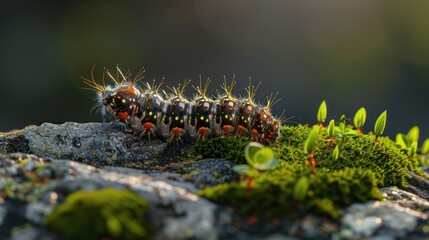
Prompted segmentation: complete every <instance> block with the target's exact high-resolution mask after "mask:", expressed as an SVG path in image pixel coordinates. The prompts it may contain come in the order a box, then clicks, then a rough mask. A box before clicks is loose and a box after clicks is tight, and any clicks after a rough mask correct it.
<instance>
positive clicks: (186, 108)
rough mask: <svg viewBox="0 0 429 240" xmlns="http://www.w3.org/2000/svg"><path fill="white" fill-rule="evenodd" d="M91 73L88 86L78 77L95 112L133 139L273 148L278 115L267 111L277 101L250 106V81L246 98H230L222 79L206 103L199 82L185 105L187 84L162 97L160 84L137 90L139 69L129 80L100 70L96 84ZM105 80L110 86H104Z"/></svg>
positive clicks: (203, 87) (252, 88) (273, 98)
mask: <svg viewBox="0 0 429 240" xmlns="http://www.w3.org/2000/svg"><path fill="white" fill-rule="evenodd" d="M94 68H95V66H93V67H92V69H91V79H90V80H89V79H86V78H83V77H82V78H83V82H84V83H85V84H86V85H88V87H86V88H85V89H89V90H93V91H95V92H97V106H98V107H100V110H101V113H102V115H103V117H104V120H105V121H120V122H122V123H124V124H125V126H126V129H127V131H130V132H132V133H133V134H138V135H141V136H147V137H148V138H149V139H150V138H151V136H159V135H161V136H163V137H165V138H166V139H170V140H171V141H176V142H177V141H179V140H181V138H182V137H183V136H187V137H191V138H194V139H197V140H200V139H205V138H209V137H212V136H238V137H246V136H247V137H250V138H251V140H252V141H258V142H260V143H263V144H271V143H273V142H274V141H275V140H276V139H277V137H278V135H279V128H280V124H281V122H282V121H283V117H282V116H283V114H282V116H280V117H279V118H275V117H273V115H272V114H271V107H272V106H273V105H274V104H275V103H277V102H278V101H279V100H280V99H277V94H276V95H273V94H271V95H270V96H269V97H267V104H266V106H262V105H260V104H256V103H255V102H254V100H253V99H254V97H255V94H256V90H257V89H258V87H259V84H258V85H257V86H256V87H255V86H253V85H252V83H251V81H249V86H248V87H247V88H246V92H247V97H244V98H239V99H237V98H234V97H233V96H232V90H233V88H234V85H235V83H236V81H235V79H232V80H231V83H230V84H229V85H228V84H227V80H226V78H224V82H223V85H222V88H223V90H224V94H220V95H219V96H218V97H216V98H210V97H208V96H207V89H208V87H209V85H210V80H207V81H206V82H205V84H203V82H202V80H201V77H200V82H199V86H192V87H193V88H194V89H195V90H196V94H195V96H194V97H193V98H192V99H188V98H186V97H185V96H184V95H183V94H184V91H185V89H186V87H187V86H188V85H189V83H190V81H187V80H185V81H184V82H183V84H179V85H178V86H177V87H172V88H170V87H168V89H169V90H170V91H171V93H169V94H167V93H166V92H165V91H162V92H160V88H161V86H162V84H163V83H162V81H161V82H159V83H158V84H156V83H155V80H154V81H153V82H152V83H151V84H150V83H148V82H146V83H143V84H142V85H143V87H141V86H140V85H139V84H138V83H139V82H140V81H141V80H142V78H143V73H144V70H143V69H142V70H140V71H139V72H138V73H137V74H136V75H135V76H134V77H133V78H132V77H131V73H130V71H128V72H126V74H123V72H122V71H121V69H120V68H119V67H116V77H114V76H113V75H112V74H111V73H110V72H109V71H108V70H107V69H104V71H103V78H102V83H101V84H100V83H98V82H97V81H96V80H95V79H94ZM105 75H107V76H108V77H109V78H110V79H111V80H112V81H113V85H106V83H105Z"/></svg>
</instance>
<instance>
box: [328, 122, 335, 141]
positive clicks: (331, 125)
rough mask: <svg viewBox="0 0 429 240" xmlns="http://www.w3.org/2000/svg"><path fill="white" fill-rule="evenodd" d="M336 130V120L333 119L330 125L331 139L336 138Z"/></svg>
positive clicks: (329, 133)
mask: <svg viewBox="0 0 429 240" xmlns="http://www.w3.org/2000/svg"><path fill="white" fill-rule="evenodd" d="M334 130H335V121H334V119H332V120H331V121H329V125H328V136H329V137H331V138H332V137H334V134H335V132H334Z"/></svg>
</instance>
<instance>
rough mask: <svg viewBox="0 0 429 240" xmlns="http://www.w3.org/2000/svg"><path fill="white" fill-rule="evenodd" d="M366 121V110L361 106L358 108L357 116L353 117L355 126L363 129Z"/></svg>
mask: <svg viewBox="0 0 429 240" xmlns="http://www.w3.org/2000/svg"><path fill="white" fill-rule="evenodd" d="M365 121H366V110H365V108H363V107H361V108H360V109H359V110H357V112H356V114H355V117H354V118H353V123H354V124H355V127H356V128H357V129H361V128H362V127H363V125H364V124H365Z"/></svg>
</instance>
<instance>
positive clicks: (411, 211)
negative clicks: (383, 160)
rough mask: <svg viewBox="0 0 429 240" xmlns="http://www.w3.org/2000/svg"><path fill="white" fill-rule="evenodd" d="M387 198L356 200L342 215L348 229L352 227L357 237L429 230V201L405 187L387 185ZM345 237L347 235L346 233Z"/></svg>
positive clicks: (398, 235)
mask: <svg viewBox="0 0 429 240" xmlns="http://www.w3.org/2000/svg"><path fill="white" fill-rule="evenodd" d="M382 191H383V196H384V197H385V199H386V200H388V201H386V202H379V201H376V202H368V203H357V204H353V205H351V206H350V207H348V208H347V209H346V212H347V213H346V214H345V215H344V216H343V218H342V223H343V224H344V225H343V227H342V228H343V229H342V231H344V230H345V229H350V230H352V232H353V234H352V236H353V237H356V236H358V237H370V236H371V237H373V238H379V239H396V238H400V237H404V236H409V235H413V234H415V235H419V236H424V235H426V234H428V233H429V229H428V227H429V225H428V219H429V203H428V202H427V201H425V200H424V199H422V198H420V197H418V196H416V195H414V194H412V193H408V192H406V191H403V190H399V189H395V188H383V189H382ZM342 237H343V238H344V236H342Z"/></svg>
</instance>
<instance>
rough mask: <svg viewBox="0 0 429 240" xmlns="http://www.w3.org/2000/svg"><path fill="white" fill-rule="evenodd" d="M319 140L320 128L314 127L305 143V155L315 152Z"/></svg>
mask: <svg viewBox="0 0 429 240" xmlns="http://www.w3.org/2000/svg"><path fill="white" fill-rule="evenodd" d="M317 138H319V127H318V126H313V129H311V132H310V134H308V137H307V139H306V140H305V143H304V152H305V153H307V154H308V153H311V152H313V150H314V146H315V145H316V141H317Z"/></svg>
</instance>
